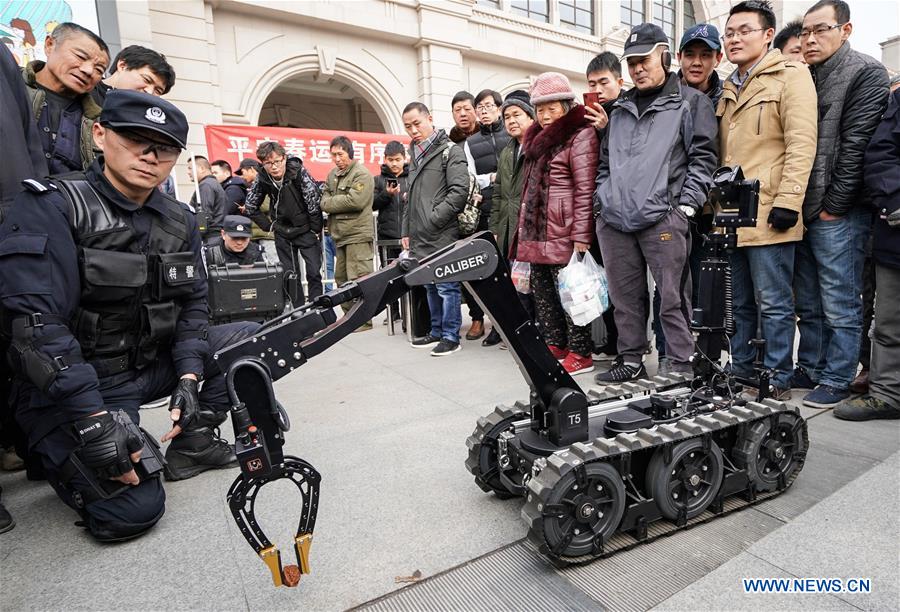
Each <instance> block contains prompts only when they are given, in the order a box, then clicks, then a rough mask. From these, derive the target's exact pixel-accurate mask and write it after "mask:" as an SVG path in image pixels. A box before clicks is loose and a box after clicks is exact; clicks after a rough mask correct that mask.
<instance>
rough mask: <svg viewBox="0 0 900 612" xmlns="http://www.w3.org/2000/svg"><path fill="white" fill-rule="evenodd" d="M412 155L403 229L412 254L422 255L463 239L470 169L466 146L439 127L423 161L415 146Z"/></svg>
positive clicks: (421, 256) (417, 256)
mask: <svg viewBox="0 0 900 612" xmlns="http://www.w3.org/2000/svg"><path fill="white" fill-rule="evenodd" d="M448 146H449V150H448V151H447V154H446V155H444V150H445V149H447V148H448ZM410 159H412V160H413V162H412V163H411V164H410V167H409V178H408V179H407V184H408V185H409V191H408V192H407V193H408V196H407V205H406V206H405V207H404V208H403V228H402V232H401V233H402V235H403V236H408V237H409V250H410V254H411V255H412V256H413V257H415V258H417V259H421V258H423V257H425V256H426V255H430V254H431V253H434V252H435V251H437V250H438V249H442V248H444V247H445V246H447V245H448V244H451V243H453V242H455V241H456V240H458V239H459V221H458V220H457V215H458V214H459V213H461V212H462V210H463V208H465V205H466V198H467V197H468V195H469V170H468V164H467V163H466V154H465V153H464V152H463V148H462V147H460V146H456V145H453V144H452V143H451V142H450V140H449V138H447V134H446V133H445V132H444V130H438V135H437V137H436V138H435V140H434V142H433V143H432V144H431V146H430V147H429V148H428V151H427V152H426V153H425V156H424V157H423V158H422V159H421V160H420V161H419V163H416V162H415V152H414V151H413V150H412V148H411V149H410Z"/></svg>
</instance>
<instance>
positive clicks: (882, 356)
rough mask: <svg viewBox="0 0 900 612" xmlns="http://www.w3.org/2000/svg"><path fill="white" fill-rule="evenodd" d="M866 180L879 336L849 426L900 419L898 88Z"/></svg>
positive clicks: (849, 409) (838, 411)
mask: <svg viewBox="0 0 900 612" xmlns="http://www.w3.org/2000/svg"><path fill="white" fill-rule="evenodd" d="M863 168H864V169H865V170H864V181H865V185H866V189H867V191H868V193H869V196H870V197H871V198H872V203H873V204H874V205H875V215H876V219H875V228H874V236H873V238H874V240H873V241H872V258H873V259H874V260H875V284H876V286H877V287H878V295H877V298H876V300H875V331H874V333H873V334H872V359H871V365H870V369H869V393H868V394H867V395H864V396H862V397H859V398H856V399H854V400H851V401H845V402H842V403H841V404H839V405H838V406H837V407H836V408H835V409H834V416H836V417H837V418H839V419H846V420H848V421H867V420H870V419H900V308H897V301H898V300H900V89H898V90H895V91H894V93H893V94H891V102H890V105H889V106H888V110H887V112H886V113H885V114H884V118H883V119H882V120H881V124H879V126H878V128H877V129H876V130H875V135H874V136H872V140H871V142H870V143H869V148H868V149H866V156H865V163H864V164H863Z"/></svg>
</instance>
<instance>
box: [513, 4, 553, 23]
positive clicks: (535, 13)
mask: <svg viewBox="0 0 900 612" xmlns="http://www.w3.org/2000/svg"><path fill="white" fill-rule="evenodd" d="M549 4H550V3H549V1H548V0H512V3H511V5H510V8H511V9H512V12H513V13H518V14H519V15H525V16H526V17H528V18H530V19H535V20H537V21H543V22H545V23H547V22H549V21H550V7H549Z"/></svg>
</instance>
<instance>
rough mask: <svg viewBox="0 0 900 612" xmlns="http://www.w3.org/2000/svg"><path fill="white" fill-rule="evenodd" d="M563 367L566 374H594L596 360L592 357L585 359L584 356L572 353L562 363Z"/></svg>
mask: <svg viewBox="0 0 900 612" xmlns="http://www.w3.org/2000/svg"><path fill="white" fill-rule="evenodd" d="M562 367H563V368H565V370H566V372H568V373H569V374H571V375H573V376H574V375H575V374H583V373H584V372H593V371H594V360H593V359H592V358H591V356H590V355H588V356H587V357H585V356H584V355H579V354H578V353H572V352H570V353H569V355H568V356H567V357H566V358H565V360H564V361H563V362H562Z"/></svg>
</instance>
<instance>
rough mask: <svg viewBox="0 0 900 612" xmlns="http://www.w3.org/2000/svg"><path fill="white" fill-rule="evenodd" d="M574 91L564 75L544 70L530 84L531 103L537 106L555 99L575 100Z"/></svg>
mask: <svg viewBox="0 0 900 612" xmlns="http://www.w3.org/2000/svg"><path fill="white" fill-rule="evenodd" d="M575 99H576V96H575V92H574V91H572V86H571V85H570V84H569V79H568V78H566V75H564V74H560V73H558V72H545V73H544V74H542V75H540V76H538V78H536V79H535V80H534V83H532V84H531V104H532V106H537V105H538V104H543V103H544V102H553V101H555V100H575Z"/></svg>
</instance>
